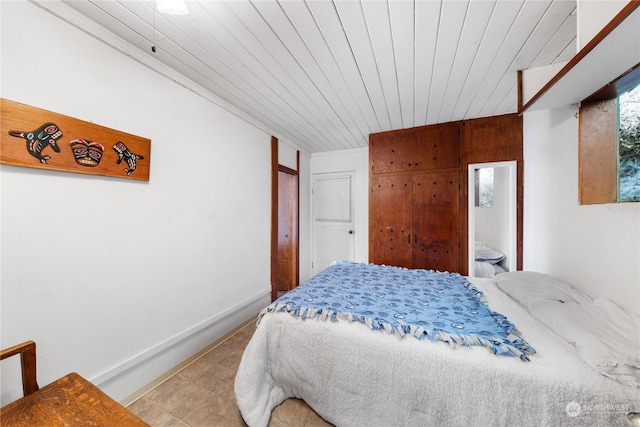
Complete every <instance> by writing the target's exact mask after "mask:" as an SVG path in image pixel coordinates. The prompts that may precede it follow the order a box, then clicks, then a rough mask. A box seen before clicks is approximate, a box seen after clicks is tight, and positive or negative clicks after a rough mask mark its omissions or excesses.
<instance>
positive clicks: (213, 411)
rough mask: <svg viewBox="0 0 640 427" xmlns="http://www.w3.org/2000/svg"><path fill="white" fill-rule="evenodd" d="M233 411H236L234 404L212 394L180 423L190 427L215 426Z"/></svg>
mask: <svg viewBox="0 0 640 427" xmlns="http://www.w3.org/2000/svg"><path fill="white" fill-rule="evenodd" d="M234 410H236V404H235V403H234V402H232V401H229V400H227V399H225V398H223V397H221V396H218V395H216V394H213V395H212V396H211V397H210V398H209V399H207V400H206V401H205V402H203V404H202V405H201V406H200V407H198V408H196V409H194V410H193V411H192V412H191V413H190V414H189V415H187V416H186V417H184V418H183V420H182V421H184V422H185V423H186V424H187V425H189V426H191V427H211V426H217V425H218V424H220V423H221V422H222V420H224V419H225V418H226V417H227V415H229V414H230V413H231V412H233V411H234Z"/></svg>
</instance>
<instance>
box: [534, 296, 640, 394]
mask: <svg viewBox="0 0 640 427" xmlns="http://www.w3.org/2000/svg"><path fill="white" fill-rule="evenodd" d="M530 311H531V314H532V315H533V316H534V317H536V318H537V319H538V320H540V321H541V322H542V323H544V324H545V325H547V327H549V329H551V330H552V331H554V332H555V333H556V334H558V335H559V336H560V337H562V338H563V339H564V340H565V341H567V342H569V343H570V344H572V345H574V346H575V347H576V348H577V349H578V352H579V355H580V357H581V358H582V360H584V361H585V362H586V363H587V364H588V365H589V366H591V367H592V368H593V369H595V370H596V371H597V372H599V373H600V374H602V375H604V376H607V377H609V378H612V379H614V380H616V381H618V382H621V383H623V384H627V385H630V386H633V387H640V334H639V333H638V331H639V330H640V316H638V315H635V314H633V313H629V312H627V311H625V310H623V309H621V308H620V307H619V306H617V305H616V304H614V303H613V302H611V301H609V300H605V299H596V300H594V301H592V302H589V303H585V304H576V303H573V302H567V303H561V302H559V301H554V300H543V301H538V302H536V303H534V304H532V305H531V307H530Z"/></svg>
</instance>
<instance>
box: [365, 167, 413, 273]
mask: <svg viewBox="0 0 640 427" xmlns="http://www.w3.org/2000/svg"><path fill="white" fill-rule="evenodd" d="M369 185H370V187H371V188H370V194H369V261H370V262H372V263H375V264H386V265H395V266H399V267H411V264H412V258H411V241H410V239H411V211H412V208H411V205H412V201H411V193H412V189H411V176H409V175H400V176H376V177H372V178H370V179H369Z"/></svg>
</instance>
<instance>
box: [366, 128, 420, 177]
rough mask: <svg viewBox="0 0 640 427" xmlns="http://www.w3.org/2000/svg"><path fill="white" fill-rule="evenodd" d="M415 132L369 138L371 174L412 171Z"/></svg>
mask: <svg viewBox="0 0 640 427" xmlns="http://www.w3.org/2000/svg"><path fill="white" fill-rule="evenodd" d="M414 139H415V138H414V134H413V132H407V131H395V132H384V133H381V134H374V135H370V136H369V164H370V172H371V173H376V174H378V173H389V172H400V171H406V170H410V169H411V167H412V165H413V146H414V144H415V141H414Z"/></svg>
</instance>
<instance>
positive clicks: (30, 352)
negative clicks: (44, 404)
mask: <svg viewBox="0 0 640 427" xmlns="http://www.w3.org/2000/svg"><path fill="white" fill-rule="evenodd" d="M16 354H19V355H20V365H21V367H22V390H23V392H24V395H25V396H27V395H29V394H31V393H33V392H36V391H38V390H39V389H40V387H38V381H37V377H36V343H35V342H33V341H27V342H23V343H22V344H18V345H14V346H13V347H9V348H6V349H4V350H0V360H4V359H6V358H7V357H11V356H15V355H16Z"/></svg>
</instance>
